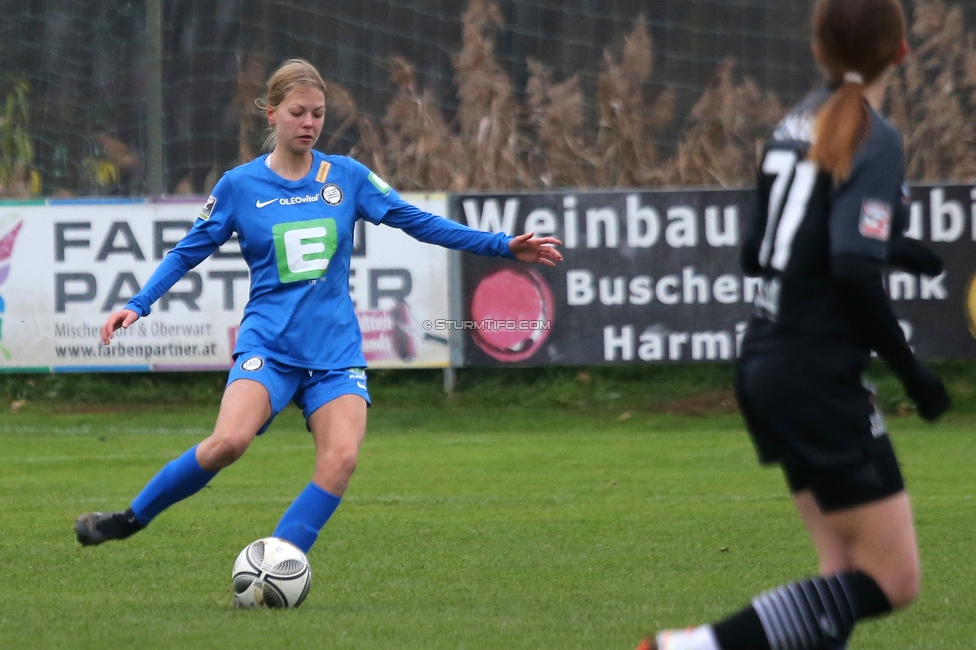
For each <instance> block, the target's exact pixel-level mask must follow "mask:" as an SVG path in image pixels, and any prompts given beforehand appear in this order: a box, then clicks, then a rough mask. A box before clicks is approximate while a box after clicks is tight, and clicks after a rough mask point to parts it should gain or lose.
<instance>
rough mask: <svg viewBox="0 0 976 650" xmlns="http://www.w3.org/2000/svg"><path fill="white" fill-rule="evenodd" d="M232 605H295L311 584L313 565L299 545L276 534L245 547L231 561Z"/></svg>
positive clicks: (275, 606) (270, 606) (283, 606)
mask: <svg viewBox="0 0 976 650" xmlns="http://www.w3.org/2000/svg"><path fill="white" fill-rule="evenodd" d="M233 583H234V607H237V608H239V609H251V608H254V607H268V608H271V609H282V608H293V607H298V606H299V605H301V604H302V601H303V600H305V596H307V595H308V588H309V587H310V586H311V585H312V567H311V566H310V565H309V563H308V558H307V557H305V554H304V553H303V552H302V550H301V549H300V548H298V547H297V546H295V545H294V544H292V543H291V542H286V541H285V540H283V539H279V538H277V537H265V538H264V539H259V540H257V541H254V542H251V543H250V544H248V545H247V546H245V547H244V550H243V551H241V554H240V555H238V556H237V561H236V562H234V573H233Z"/></svg>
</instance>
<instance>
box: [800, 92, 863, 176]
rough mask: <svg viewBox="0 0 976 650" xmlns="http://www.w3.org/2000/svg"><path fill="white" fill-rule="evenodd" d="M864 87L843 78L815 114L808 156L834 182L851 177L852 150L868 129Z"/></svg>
mask: <svg viewBox="0 0 976 650" xmlns="http://www.w3.org/2000/svg"><path fill="white" fill-rule="evenodd" d="M863 90H864V87H863V86H862V85H861V84H859V83H855V82H853V81H845V82H843V84H842V85H841V87H840V88H838V89H837V90H835V91H834V93H833V94H832V95H831V96H830V99H828V100H827V103H826V104H824V105H823V107H822V108H821V109H820V113H819V114H818V115H817V124H816V127H815V129H814V133H815V134H816V139H815V140H814V143H813V147H812V148H811V149H810V160H812V161H814V162H815V163H817V167H819V168H820V169H821V170H823V171H825V172H829V173H830V174H831V175H833V177H834V182H836V183H841V182H843V181H846V180H847V179H848V178H850V176H851V164H852V163H853V162H854V154H855V153H856V152H857V149H858V147H859V146H860V145H861V143H862V142H864V140H865V139H867V137H868V135H869V134H870V132H871V131H870V128H871V122H870V120H869V118H868V109H867V106H866V105H865V104H864V94H863Z"/></svg>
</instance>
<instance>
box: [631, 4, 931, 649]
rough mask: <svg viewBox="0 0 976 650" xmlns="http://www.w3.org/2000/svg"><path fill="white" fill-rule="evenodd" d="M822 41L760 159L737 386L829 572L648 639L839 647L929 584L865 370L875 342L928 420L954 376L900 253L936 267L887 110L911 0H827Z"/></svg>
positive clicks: (691, 644) (688, 644)
mask: <svg viewBox="0 0 976 650" xmlns="http://www.w3.org/2000/svg"><path fill="white" fill-rule="evenodd" d="M813 34H814V38H813V51H814V56H815V58H816V59H817V61H818V62H819V63H820V64H821V66H822V67H823V69H824V70H825V71H826V73H827V77H828V85H827V87H825V88H824V89H822V90H820V91H817V92H815V93H813V94H812V95H811V96H809V97H808V98H807V99H806V100H804V101H803V102H802V103H800V104H799V105H798V106H797V107H796V108H795V109H793V111H792V112H791V113H790V114H789V115H788V116H787V117H786V118H785V119H784V120H783V121H782V122H781V123H780V124H779V126H778V128H777V129H776V131H775V133H774V134H773V137H772V140H771V142H770V143H769V144H768V146H767V148H766V151H765V155H764V158H763V162H762V166H761V170H760V174H759V183H758V188H757V195H756V198H757V209H756V213H755V216H754V218H753V219H752V221H751V222H750V224H749V225H748V227H747V229H746V232H745V234H744V241H743V246H742V265H743V267H744V270H745V272H746V273H748V274H750V275H758V276H760V277H761V279H762V288H761V291H760V292H759V295H758V296H757V298H756V300H755V316H754V318H753V319H752V321H751V322H750V324H749V328H748V330H747V333H746V336H745V339H744V341H743V345H742V356H741V359H740V362H739V365H738V368H737V377H736V395H737V398H738V401H739V405H740V408H741V410H742V413H743V416H744V418H745V421H746V425H747V427H748V429H749V433H750V435H751V436H752V439H753V442H754V443H755V446H756V449H757V451H758V454H759V458H760V460H761V462H763V463H778V464H779V465H780V466H781V467H782V469H783V472H784V474H785V477H786V481H787V484H788V486H789V489H790V492H791V494H792V497H793V501H794V503H795V505H796V508H797V511H798V512H799V514H800V518H801V519H802V520H803V523H804V525H805V526H806V527H807V530H808V531H809V533H810V536H811V539H812V541H813V545H814V547H815V549H816V551H817V556H818V561H819V571H820V575H819V576H817V577H814V578H807V579H804V580H800V581H798V582H795V583H792V584H789V585H785V586H781V587H778V588H776V589H773V590H771V591H768V592H766V593H763V594H761V595H759V596H757V597H756V598H754V599H753V601H752V603H751V604H750V605H749V606H748V607H746V608H744V609H742V610H741V611H739V612H737V613H735V614H733V615H731V616H730V617H728V618H726V619H725V620H723V621H720V622H718V623H714V624H712V625H703V626H700V627H697V628H689V629H687V630H680V631H665V632H661V633H659V634H657V635H656V636H654V637H652V638H648V639H645V640H644V641H643V642H642V643H641V644H640V646H639V649H640V650H839V649H842V648H844V647H845V644H846V642H847V638H848V637H849V635H850V634H851V632H852V631H853V629H854V626H855V624H856V623H857V622H858V621H860V620H863V619H866V618H871V617H875V616H880V615H882V614H886V613H888V612H891V611H892V610H895V609H899V608H902V607H905V606H907V605H908V604H909V603H911V601H912V600H914V598H915V596H916V594H917V593H918V588H919V559H918V547H917V543H916V540H915V529H914V524H913V521H912V511H911V506H910V504H909V499H908V495H907V494H906V492H905V487H904V483H903V481H902V475H901V472H900V470H899V466H898V462H897V459H896V458H895V452H894V450H893V448H892V446H891V442H890V440H889V438H888V435H887V432H886V430H885V425H884V421H883V420H882V419H881V416H880V414H878V412H877V411H876V410H875V407H874V405H873V403H872V400H871V394H870V392H869V390H868V389H867V388H866V387H865V386H864V385H863V384H862V380H861V373H862V371H864V370H865V368H866V367H867V365H868V362H869V360H870V357H871V351H872V350H874V351H875V352H877V353H878V355H879V356H880V357H881V358H882V359H884V360H885V362H886V363H887V364H888V366H889V367H890V368H891V370H892V371H893V372H894V373H895V374H896V375H897V376H898V377H899V379H900V380H901V381H902V383H903V384H904V386H905V389H906V391H907V393H908V395H909V396H910V397H911V398H912V400H913V401H914V402H915V404H916V406H917V407H918V412H919V414H920V415H921V416H922V417H923V418H925V419H926V420H934V419H936V418H938V417H939V416H940V415H942V414H943V413H944V412H945V411H946V410H947V409H948V408H949V397H948V394H947V393H946V390H945V388H944V386H943V385H942V382H941V381H940V380H939V378H938V377H937V376H936V375H935V374H934V373H932V372H931V371H930V370H928V369H927V368H925V367H924V366H923V365H921V364H920V363H919V362H918V360H917V359H916V358H915V356H914V354H913V353H912V350H911V349H910V348H909V346H908V343H907V342H906V340H905V337H904V335H903V334H902V331H901V328H900V327H899V325H898V321H897V319H896V318H895V315H894V312H893V311H892V308H891V303H890V302H889V300H888V296H887V294H886V293H885V289H884V285H883V284H882V272H883V269H884V267H885V265H887V264H896V263H897V264H899V265H902V266H906V267H908V268H910V269H911V270H914V271H916V272H924V273H928V274H932V273H935V274H937V273H939V272H940V270H941V269H940V263H939V261H938V259H937V258H935V257H934V256H933V255H931V254H930V253H928V252H927V251H926V250H925V249H924V247H922V246H921V245H920V244H917V243H916V242H912V241H910V240H906V239H904V238H903V237H902V235H901V232H902V229H903V227H904V225H905V216H906V208H905V205H904V203H903V192H904V191H903V184H904V178H903V176H904V161H903V151H902V139H901V136H900V134H899V133H898V132H897V131H896V130H895V129H894V128H893V127H892V126H891V125H889V124H888V123H887V122H886V121H885V120H884V119H882V118H881V117H880V116H879V115H878V113H877V112H876V111H877V110H878V109H879V108H880V106H881V105H882V104H883V102H884V94H885V86H886V77H887V74H888V72H889V71H890V70H891V69H892V68H893V67H894V66H895V65H897V64H899V63H901V61H902V60H903V59H904V57H905V55H906V53H907V51H908V48H907V45H906V42H905V17H904V13H903V10H902V7H901V5H900V4H899V2H898V0H818V2H816V4H815V6H814V10H813Z"/></svg>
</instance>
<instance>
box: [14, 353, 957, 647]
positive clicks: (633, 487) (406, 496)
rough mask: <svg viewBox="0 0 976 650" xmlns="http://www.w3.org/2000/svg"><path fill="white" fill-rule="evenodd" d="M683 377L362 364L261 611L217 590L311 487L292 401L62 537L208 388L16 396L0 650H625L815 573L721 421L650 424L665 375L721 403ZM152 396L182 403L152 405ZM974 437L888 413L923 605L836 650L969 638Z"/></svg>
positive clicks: (152, 451) (199, 430)
mask: <svg viewBox="0 0 976 650" xmlns="http://www.w3.org/2000/svg"><path fill="white" fill-rule="evenodd" d="M708 372H714V373H715V377H714V380H715V381H714V387H713V386H711V385H710V384H709V383H708V377H705V378H704V379H702V377H699V379H698V380H695V379H694V375H691V376H690V377H689V376H684V377H682V376H680V373H679V377H678V380H676V381H675V382H673V383H671V384H668V383H666V382H663V381H662V382H661V383H660V384H659V385H657V386H655V387H654V388H655V389H656V390H659V391H661V392H663V393H664V395H663V396H662V395H660V394H654V395H650V394H648V392H647V391H648V388H647V385H646V384H640V383H638V382H629V383H628V382H627V381H618V380H613V379H612V378H611V376H610V375H609V374H604V373H603V372H602V371H593V373H592V376H590V377H582V378H577V377H576V376H575V375H566V374H561V375H560V374H556V375H552V374H546V373H538V374H536V375H535V376H532V375H531V374H527V375H526V376H524V377H523V379H521V380H520V381H521V382H523V383H519V382H514V384H515V385H514V386H509V387H508V388H507V390H506V388H505V384H506V380H505V379H504V377H502V376H501V375H499V376H498V377H499V378H493V377H492V376H490V375H489V376H487V377H482V381H481V382H480V383H478V384H477V385H468V386H465V385H464V381H465V378H464V377H463V376H462V389H464V390H462V391H461V392H460V393H458V394H457V395H455V396H453V397H451V398H447V397H444V396H442V395H440V392H439V388H438V385H437V382H436V381H432V380H431V377H430V376H425V375H410V374H406V375H400V376H399V378H397V379H393V378H392V377H391V378H388V381H385V382H384V379H383V378H384V376H383V375H382V373H381V374H380V375H379V377H378V379H379V381H375V380H374V385H373V389H374V397H375V398H376V406H374V407H373V409H371V412H370V426H369V432H368V435H367V439H366V442H365V444H364V447H363V452H362V456H361V459H360V466H359V469H358V470H357V472H356V475H355V476H354V478H353V481H352V485H351V487H350V491H349V492H348V494H347V497H346V499H345V500H344V502H343V504H342V506H341V507H340V509H339V510H338V512H337V514H336V516H335V517H334V518H333V520H332V521H331V522H330V523H329V524H328V526H327V527H326V529H325V530H324V531H323V534H322V536H321V537H320V540H319V543H318V544H317V545H316V547H315V548H314V549H313V550H312V551H311V553H310V555H309V558H310V561H311V563H312V566H313V569H314V579H313V585H312V590H311V593H310V595H309V597H308V600H307V601H306V602H305V604H303V605H302V607H301V608H300V609H298V610H294V611H285V612H276V611H235V610H233V609H232V608H231V595H230V593H229V588H230V571H231V566H232V564H233V561H234V558H235V557H236V555H237V553H238V552H239V551H240V549H241V548H243V547H244V546H245V545H246V544H247V543H248V542H250V541H252V540H253V539H256V538H258V537H262V536H265V535H267V534H269V533H270V531H271V530H272V529H273V527H274V525H275V523H276V521H277V519H278V517H279V516H280V514H281V512H282V511H283V510H284V509H285V508H286V507H287V505H288V503H289V502H290V500H291V498H292V497H293V496H294V495H295V494H297V493H298V491H299V490H301V488H302V487H303V486H304V485H305V484H306V483H307V481H308V478H309V476H310V473H311V466H312V456H313V453H312V444H311V440H310V438H309V435H308V434H307V433H306V432H305V431H304V428H303V424H302V422H301V418H300V415H299V414H298V413H297V412H296V411H295V410H294V409H289V410H287V411H285V413H283V414H282V416H281V417H279V419H278V420H277V421H276V422H275V424H274V425H273V427H272V428H271V430H270V431H269V432H268V433H267V434H266V435H265V436H263V437H262V438H260V439H258V440H257V441H256V442H255V444H254V446H253V447H252V448H251V450H249V452H248V453H247V454H246V455H245V456H244V458H242V459H241V460H240V461H239V462H238V463H237V464H236V465H234V466H233V467H231V468H229V469H228V470H225V471H224V472H222V473H221V474H220V475H219V476H218V477H217V478H216V479H214V481H213V482H212V483H211V485H210V486H209V487H207V488H205V489H204V490H203V491H202V492H201V493H200V494H198V495H196V496H195V497H193V498H192V499H190V500H188V501H185V502H183V503H181V504H179V505H178V506H176V507H174V508H172V509H171V510H169V511H167V512H166V513H164V514H163V515H162V516H160V517H159V518H158V519H157V520H156V521H155V522H153V524H152V525H151V526H150V528H149V529H147V530H146V531H144V532H142V533H140V534H138V535H136V536H135V537H133V538H131V539H129V540H126V541H124V542H118V543H111V544H106V545H104V546H100V547H97V548H81V547H79V546H78V545H77V543H76V542H75V541H74V537H73V534H72V533H71V530H70V529H71V523H72V521H73V519H74V517H75V516H76V515H77V514H79V513H81V512H86V511H90V510H95V509H116V508H120V507H123V506H125V505H126V504H127V503H128V501H129V500H130V499H131V498H132V496H133V495H134V494H135V493H136V492H137V491H138V490H139V489H140V488H141V487H142V485H143V484H144V483H145V482H146V481H147V480H148V479H149V478H150V477H151V476H152V475H153V474H154V473H155V472H156V471H157V470H158V469H159V467H160V466H161V465H162V464H163V463H164V462H166V461H168V460H169V459H171V458H173V457H175V456H176V455H178V454H179V453H181V452H182V451H183V450H184V449H186V448H187V447H189V446H190V445H192V444H194V443H195V442H197V441H198V440H199V439H201V438H202V437H204V436H205V435H207V433H208V432H209V429H210V427H211V426H212V423H213V419H214V416H215V410H214V408H213V405H212V404H210V403H208V400H209V399H210V398H207V397H206V390H204V388H206V387H208V386H210V385H211V384H213V383H215V382H214V381H213V379H212V378H209V377H203V378H200V377H197V378H196V379H193V378H190V379H188V380H184V381H186V382H187V383H186V385H185V386H183V387H182V388H179V387H178V386H179V383H178V382H176V381H175V380H171V379H169V378H167V379H166V380H164V381H165V382H172V388H168V387H167V385H165V384H156V391H152V390H148V389H147V390H146V393H145V396H146V397H145V399H146V401H148V402H151V403H154V404H155V405H151V406H142V407H139V408H131V407H125V408H120V407H117V406H112V405H111V400H110V399H105V400H103V402H102V403H103V404H104V405H103V406H102V407H99V408H95V409H93V408H90V407H88V408H86V409H85V410H84V411H85V412H77V411H79V410H81V409H77V408H73V409H65V408H63V406H62V402H58V401H54V398H50V399H49V400H48V401H44V400H43V399H42V398H41V397H32V398H31V400H32V401H29V403H28V404H27V405H26V406H24V407H23V408H22V409H20V411H19V412H18V413H17V414H16V415H12V414H10V413H9V412H6V411H5V412H4V413H3V414H2V415H0V445H2V449H3V453H2V454H0V522H2V524H0V526H2V531H3V535H2V536H0V558H2V560H0V566H2V567H3V575H4V577H5V588H3V589H2V590H0V647H4V648H45V649H47V648H100V649H101V648H112V649H124V648H140V649H141V650H148V649H150V648H228V649H230V648H234V649H237V648H242V647H258V648H372V649H375V648H384V649H387V648H418V649H420V648H423V649H436V648H444V649H452V650H454V649H460V648H463V649H470V650H474V649H482V648H483V649H493V650H494V649H509V648H594V649H596V648H620V649H629V648H632V647H633V646H634V645H635V643H636V641H637V640H638V639H639V638H640V636H641V635H642V634H643V633H644V632H645V631H647V630H651V629H656V628H658V627H661V626H686V625H691V624H695V623H699V622H706V621H708V620H711V619H714V618H717V617H720V616H723V615H724V614H726V613H728V612H729V611H730V610H733V609H737V608H739V607H740V606H742V605H743V604H745V603H746V602H748V600H749V599H750V598H751V597H752V596H753V595H754V594H755V593H757V592H758V591H760V590H764V589H766V588H768V587H771V586H774V585H776V584H778V583H781V582H784V581H787V580H791V579H794V578H797V577H800V576H803V575H806V574H809V573H811V572H813V571H814V570H815V562H814V557H813V553H812V550H811V549H810V546H809V542H808V541H807V538H806V536H805V533H804V531H803V529H802V527H801V525H800V523H799V521H798V519H797V517H796V516H795V514H794V513H793V511H792V506H791V503H790V501H789V499H788V498H787V496H786V491H785V489H784V486H783V481H782V479H781V477H780V475H779V473H778V472H777V471H775V470H763V469H760V468H758V467H757V465H756V462H755V460H754V455H753V452H752V448H751V446H750V444H749V442H748V439H747V437H746V435H745V433H744V432H743V431H742V427H741V423H740V420H739V418H738V416H737V415H735V414H721V413H719V414H715V415H710V416H693V415H676V414H668V412H667V411H669V410H671V411H675V410H677V411H681V412H686V411H689V410H690V411H692V412H694V411H695V410H696V408H694V407H693V408H688V405H689V403H688V402H687V400H685V399H684V398H682V397H681V395H682V394H684V393H685V392H687V386H686V385H685V384H692V383H694V381H699V382H700V385H702V386H704V388H703V389H702V390H701V391H699V393H700V394H699V395H698V397H701V396H702V395H705V396H706V397H707V396H708V395H711V393H712V392H713V389H714V390H715V391H719V390H721V387H722V383H721V382H722V381H724V380H725V378H726V377H724V376H723V375H722V373H723V372H726V373H727V370H719V371H708ZM643 379H644V380H646V381H647V382H648V383H653V382H652V380H653V378H650V379H649V378H648V377H644V378H643ZM45 380H46V379H45ZM130 381H133V380H130ZM138 381H139V380H138V379H136V380H135V382H136V383H137V384H138ZM153 381H157V380H156V379H153ZM195 381H196V382H200V387H199V388H200V390H199V391H197V390H196V388H197V386H196V385H195V384H194V383H193V382H195ZM35 383H38V382H35ZM97 383H98V382H94V383H93V384H91V386H95V387H96V388H97V385H96V384H97ZM8 385H9V384H8ZM669 385H670V386H672V388H668V386H669ZM64 386H68V388H70V390H72V391H75V393H77V392H84V391H91V390H94V389H93V388H92V387H91V386H88V387H85V386H74V387H72V386H70V383H68V384H63V385H62V389H63V390H67V389H64V388H63V387H64ZM161 386H162V387H161ZM533 386H534V387H535V388H536V390H534V391H533V390H531V388H532V387H533ZM34 388H37V386H35V387H34ZM672 389H673V393H671V392H668V391H670V390H672ZM140 390H142V389H140ZM167 391H172V392H178V391H183V393H184V394H187V391H189V393H192V394H194V395H197V396H198V397H200V396H201V395H202V396H203V397H200V402H201V403H200V404H199V405H196V406H194V405H193V404H194V402H193V401H192V400H190V401H189V403H188V404H184V405H182V406H164V405H159V402H160V401H162V402H164V403H165V402H166V399H163V400H159V399H158V398H159V397H160V395H159V394H158V393H162V395H163V396H164V397H165V396H166V395H170V394H171V392H167ZM642 391H643V398H642V397H641V395H642ZM217 393H218V394H219V385H218V390H217ZM530 395H532V396H531V397H530ZM14 397H16V396H14ZM61 397H62V398H64V397H65V395H63V394H62V395H61ZM118 397H119V395H118V393H116V399H118ZM693 397H694V396H693ZM167 399H168V398H167ZM69 401H70V400H69ZM96 401H97V400H96ZM173 402H174V403H178V400H176V399H174V400H173ZM705 402H706V403H707V404H712V402H711V401H709V400H708V399H706V400H705ZM676 404H677V405H678V406H680V408H677V407H674V405H676ZM669 405H670V406H669ZM713 406H714V404H713ZM723 409H724V407H722V406H721V405H719V406H718V407H717V408H715V409H713V410H717V411H722V410H723ZM71 411H75V412H71ZM974 424H976V420H974V419H973V418H972V417H970V416H966V415H956V416H953V417H950V418H949V419H948V420H947V421H946V422H945V423H942V424H940V425H938V426H935V427H929V426H926V425H922V424H920V423H919V422H918V420H917V419H915V418H894V419H893V420H892V429H893V430H894V432H895V433H894V438H895V442H896V446H897V447H898V449H899V452H900V456H901V458H902V461H903V465H904V470H905V474H906V478H907V481H908V484H909V488H910V491H911V493H912V494H913V498H914V504H915V507H916V514H917V521H918V528H919V536H920V544H921V547H922V555H923V564H924V587H923V593H922V596H921V598H920V599H919V601H918V602H917V604H916V605H915V606H913V607H912V608H911V609H909V610H908V611H907V612H904V613H901V614H897V615H895V616H892V617H888V618H886V619H884V620H882V621H878V622H871V623H867V624H865V625H863V626H862V627H861V628H860V629H859V631H858V632H857V635H856V637H855V639H854V642H853V643H852V644H851V646H850V648H851V650H882V649H884V650H888V649H890V648H899V649H901V650H922V649H924V650H949V649H953V650H956V649H958V650H962V649H966V650H971V649H972V647H973V640H974V639H976V620H974V617H973V612H974V611H976V595H974V590H973V588H972V585H973V584H974V582H976V568H974V566H976V565H974V564H973V562H972V554H973V551H974V533H973V522H974V521H976V501H974V494H976V486H974V480H973V478H972V477H973V473H972V463H973V458H974V456H973V451H972V450H973V443H972V433H971V431H972V428H973V425H974Z"/></svg>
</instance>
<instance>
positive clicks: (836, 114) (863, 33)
mask: <svg viewBox="0 0 976 650" xmlns="http://www.w3.org/2000/svg"><path fill="white" fill-rule="evenodd" d="M813 33H814V42H815V43H816V44H817V48H818V49H819V50H820V59H821V62H822V63H823V65H824V67H825V68H826V69H827V73H828V74H829V75H830V80H831V82H832V83H835V84H837V85H838V88H837V90H835V91H834V92H833V94H832V95H831V96H830V98H829V99H828V100H827V102H826V103H825V104H824V105H823V107H822V108H821V109H820V113H819V115H818V116H817V124H816V127H815V134H816V136H815V139H814V144H813V147H812V148H811V149H810V159H811V160H813V161H814V162H815V163H817V166H818V167H819V168H820V169H821V170H823V171H825V172H828V173H830V174H831V175H832V176H833V177H834V182H835V183H840V182H843V181H845V180H847V179H848V178H850V175H851V166H852V164H853V162H854V154H855V153H856V152H857V149H858V147H859V146H860V145H861V143H862V142H863V141H864V140H865V139H866V138H867V136H868V135H869V133H870V128H871V122H870V119H869V117H868V109H867V107H866V105H865V103H864V85H866V84H870V83H871V82H872V81H874V80H875V79H877V78H878V77H879V76H881V74H882V73H883V72H884V71H885V70H887V69H888V66H889V65H891V64H892V63H894V62H896V61H897V60H898V57H899V55H900V54H901V48H902V44H903V43H904V42H905V13H904V11H903V10H902V7H901V3H900V2H898V0H818V2H817V4H816V6H815V7H814V9H813Z"/></svg>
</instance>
